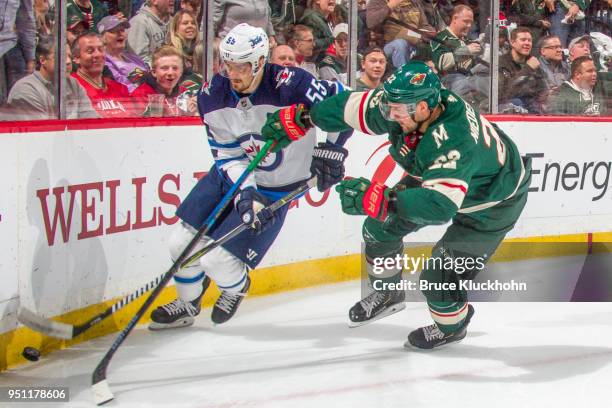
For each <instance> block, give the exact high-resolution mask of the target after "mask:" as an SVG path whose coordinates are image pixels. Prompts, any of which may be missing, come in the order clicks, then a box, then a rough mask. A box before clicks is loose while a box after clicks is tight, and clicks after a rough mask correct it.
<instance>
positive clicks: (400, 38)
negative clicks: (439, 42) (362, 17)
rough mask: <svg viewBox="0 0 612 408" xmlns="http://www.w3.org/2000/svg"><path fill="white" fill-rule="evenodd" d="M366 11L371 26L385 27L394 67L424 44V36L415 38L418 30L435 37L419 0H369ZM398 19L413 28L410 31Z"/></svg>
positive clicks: (387, 44)
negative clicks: (415, 31) (415, 32)
mask: <svg viewBox="0 0 612 408" xmlns="http://www.w3.org/2000/svg"><path fill="white" fill-rule="evenodd" d="M366 10H367V11H366V21H367V26H368V28H369V29H372V30H374V29H376V28H377V27H379V26H382V30H383V34H384V40H385V47H384V51H385V53H386V54H387V55H388V56H389V58H390V59H391V63H392V64H393V66H394V67H395V68H399V67H401V66H402V65H403V64H405V63H406V62H408V60H409V59H410V55H411V53H412V52H413V51H414V50H415V49H416V47H417V46H419V45H420V46H424V43H423V41H422V39H420V38H417V37H415V35H414V30H415V29H418V30H422V31H428V32H430V33H431V36H432V37H433V36H434V34H435V29H434V28H433V27H432V26H431V24H429V22H428V21H427V17H426V14H425V10H424V8H423V4H421V1H420V0H388V1H387V0H370V1H369V2H368V5H367V9H366ZM398 21H399V22H403V23H405V24H407V25H408V26H410V27H414V28H413V29H412V30H410V29H408V28H407V27H406V26H405V25H402V24H398Z"/></svg>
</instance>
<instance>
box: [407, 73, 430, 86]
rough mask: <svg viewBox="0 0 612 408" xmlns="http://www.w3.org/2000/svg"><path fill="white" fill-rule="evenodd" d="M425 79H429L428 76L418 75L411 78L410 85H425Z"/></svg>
mask: <svg viewBox="0 0 612 408" xmlns="http://www.w3.org/2000/svg"><path fill="white" fill-rule="evenodd" d="M425 78H427V75H425V74H423V73H418V74H415V75H414V76H413V77H412V78H410V83H411V84H412V85H423V82H425Z"/></svg>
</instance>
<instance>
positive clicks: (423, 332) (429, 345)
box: [404, 305, 474, 350]
mask: <svg viewBox="0 0 612 408" xmlns="http://www.w3.org/2000/svg"><path fill="white" fill-rule="evenodd" d="M473 315H474V307H472V305H468V313H467V316H466V318H465V321H464V322H463V324H462V326H461V328H460V329H458V330H457V331H455V332H452V333H447V334H444V333H443V332H442V331H441V330H440V329H439V328H438V325H437V324H435V323H434V324H432V325H430V326H425V327H421V328H419V329H416V330H415V331H413V332H412V333H410V334H409V335H408V341H406V343H404V347H405V348H418V349H425V350H430V349H433V348H437V347H442V346H446V345H448V344H450V343H455V342H459V341H461V340H463V339H464V338H465V336H466V334H467V327H468V325H469V324H470V320H471V319H472V316H473Z"/></svg>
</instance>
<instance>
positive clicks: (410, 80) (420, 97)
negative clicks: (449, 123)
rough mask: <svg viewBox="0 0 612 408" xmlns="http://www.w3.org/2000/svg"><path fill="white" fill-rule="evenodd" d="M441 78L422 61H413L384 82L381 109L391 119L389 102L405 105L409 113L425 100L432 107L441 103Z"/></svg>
mask: <svg viewBox="0 0 612 408" xmlns="http://www.w3.org/2000/svg"><path fill="white" fill-rule="evenodd" d="M441 87H442V85H441V83H440V79H439V78H438V76H437V75H436V74H435V73H434V72H433V71H432V69H431V68H430V67H429V66H428V65H427V64H425V63H424V62H422V61H411V62H409V63H407V64H404V65H403V66H402V67H401V68H399V69H398V70H397V71H395V72H394V73H393V75H391V76H390V77H389V78H388V79H387V80H386V81H385V82H384V84H383V91H384V93H383V96H382V100H381V103H380V109H381V112H382V114H383V116H384V117H385V119H387V120H392V119H391V116H392V115H391V109H390V105H389V104H395V105H397V104H401V105H403V106H405V110H406V111H407V113H408V114H410V115H412V114H414V112H415V111H416V105H417V103H419V102H420V101H425V102H426V103H427V106H428V107H429V108H430V109H433V108H435V107H436V106H438V104H439V103H440V88H441Z"/></svg>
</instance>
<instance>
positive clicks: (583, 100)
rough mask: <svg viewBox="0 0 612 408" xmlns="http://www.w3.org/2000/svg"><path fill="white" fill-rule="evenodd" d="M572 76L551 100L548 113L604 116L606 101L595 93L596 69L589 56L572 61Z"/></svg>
mask: <svg viewBox="0 0 612 408" xmlns="http://www.w3.org/2000/svg"><path fill="white" fill-rule="evenodd" d="M571 69H572V76H571V79H570V80H569V81H565V82H564V83H563V84H562V85H561V88H560V89H559V93H558V94H557V95H555V96H554V97H553V98H552V101H551V103H550V105H551V108H550V112H551V113H553V114H559V115H586V116H601V115H606V110H607V109H606V101H605V100H604V99H603V98H602V97H601V95H600V94H599V93H598V92H596V90H595V87H596V84H597V69H596V68H595V64H594V63H593V60H592V59H591V57H589V56H582V57H577V58H576V59H575V60H573V61H572V67H571Z"/></svg>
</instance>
